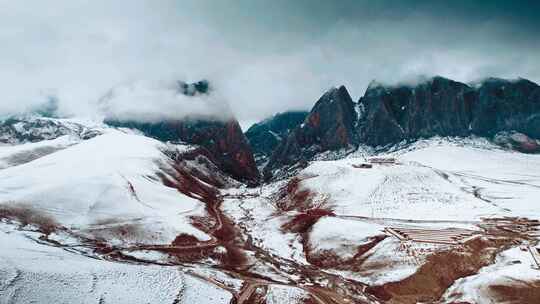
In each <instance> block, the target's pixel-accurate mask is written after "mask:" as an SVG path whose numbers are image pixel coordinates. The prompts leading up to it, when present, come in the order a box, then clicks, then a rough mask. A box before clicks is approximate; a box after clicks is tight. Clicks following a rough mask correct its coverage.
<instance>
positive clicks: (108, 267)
mask: <svg viewBox="0 0 540 304" xmlns="http://www.w3.org/2000/svg"><path fill="white" fill-rule="evenodd" d="M38 237H39V234H38V233H31V232H22V231H18V230H16V229H14V227H13V226H11V225H7V224H5V223H0V244H2V250H1V254H0V303H1V304H7V303H141V304H143V303H229V301H230V298H231V295H230V294H228V293H227V292H224V291H222V290H219V289H217V288H216V287H213V286H212V285H210V284H208V283H205V282H203V281H200V280H197V279H195V278H193V277H191V276H189V275H186V274H184V273H183V272H182V269H179V268H176V267H160V266H148V265H130V264H121V263H115V262H108V261H103V260H98V259H91V258H88V257H85V256H82V255H79V254H76V253H72V252H69V251H66V250H64V249H61V248H56V247H51V246H48V245H43V244H38V243H36V242H35V240H34V239H37V238H38Z"/></svg>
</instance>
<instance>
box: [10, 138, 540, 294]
mask: <svg viewBox="0 0 540 304" xmlns="http://www.w3.org/2000/svg"><path fill="white" fill-rule="evenodd" d="M119 141H121V142H122V143H123V145H121V146H123V147H124V148H125V149H126V150H125V151H119V150H118V147H119V146H118V145H116V144H115V145H113V146H114V147H115V148H114V149H112V150H110V151H108V152H107V151H101V150H100V153H99V155H100V157H101V158H102V159H100V160H99V161H96V160H95V158H96V156H95V155H94V154H93V153H92V152H91V151H96V149H101V148H103V147H105V146H107V145H111V144H112V143H118V142H119ZM50 144H51V145H53V146H55V147H58V149H56V150H54V149H53V150H54V151H53V150H50V151H49V150H47V151H49V152H50V153H43V155H41V154H40V155H37V156H35V157H31V158H30V159H29V160H28V159H27V161H18V162H17V163H16V164H15V163H13V161H9V162H8V161H7V159H11V160H12V159H13V158H9V155H13V154H10V153H11V152H10V151H7V150H5V151H4V152H5V153H4V154H2V153H0V156H2V158H1V159H3V160H4V161H3V162H2V164H3V166H4V167H5V168H3V169H0V198H1V201H2V202H3V205H2V208H0V216H1V217H2V219H1V223H0V245H1V246H2V247H1V248H2V249H1V250H0V303H2V304H3V303H51V302H56V303H100V304H103V303H236V304H247V303H269V304H271V303H304V304H306V303H321V304H322V303H337V304H344V303H418V302H422V303H503V302H504V303H534V302H535V301H536V300H538V299H540V293H539V290H540V264H539V263H540V252H539V251H538V248H539V240H540V232H539V229H540V222H539V220H540V204H539V201H538V198H539V197H540V156H538V155H526V154H521V153H514V152H509V151H503V150H499V149H497V148H495V147H492V146H490V145H489V144H484V143H482V142H480V143H478V144H477V145H476V146H471V145H469V144H467V143H462V142H459V141H452V140H446V139H444V140H443V139H440V140H439V139H433V140H429V141H421V142H418V143H416V144H415V145H413V146H409V147H406V148H403V149H399V150H396V151H394V152H391V153H388V154H385V155H376V156H377V157H378V158H385V159H387V160H388V162H384V163H381V162H377V161H376V160H375V161H374V160H372V161H371V166H365V167H362V166H360V165H361V164H364V163H366V164H367V163H370V160H369V157H367V156H366V155H368V154H366V153H360V152H362V151H360V152H359V153H355V154H353V155H351V156H349V157H347V158H344V159H341V160H337V161H322V160H321V161H314V162H312V163H311V164H310V165H309V166H308V167H307V168H306V169H304V170H302V171H301V172H299V173H298V174H297V175H296V176H295V177H293V178H291V179H288V180H283V181H277V182H273V183H270V184H266V185H264V186H261V187H259V188H247V187H245V186H243V185H240V184H238V183H234V182H232V181H228V180H226V178H222V177H215V178H214V179H217V180H220V181H222V182H223V184H227V186H224V187H215V186H214V185H212V183H211V180H210V179H209V175H208V174H210V173H209V172H211V171H212V170H209V169H208V167H205V166H203V165H201V163H200V162H197V161H184V162H182V163H181V164H180V165H178V164H176V165H175V164H172V163H171V162H170V159H168V158H167V155H168V154H167V153H163V151H164V150H166V149H173V148H174V149H176V150H175V151H177V152H178V150H181V151H185V150H187V149H188V147H185V146H182V147H181V146H176V147H165V146H164V145H163V144H160V143H158V142H156V141H153V140H150V139H147V138H145V137H143V136H140V135H134V134H123V133H121V132H118V133H117V132H116V131H114V132H111V133H107V134H105V135H101V136H98V137H96V138H94V139H90V140H88V141H85V142H80V143H79V142H77V141H75V142H73V141H72V140H71V139H69V140H68V139H65V140H58V141H57V142H50ZM43 146H44V144H40V146H39V148H40V149H43ZM32 149H33V148H32ZM40 151H41V150H40ZM135 151H138V152H135ZM181 151H180V152H181ZM13 153H18V157H19V158H18V159H21V158H22V159H25V157H22V156H24V155H23V154H21V151H20V149H19V150H17V151H15V152H13ZM81 155H86V156H85V157H86V158H85V159H81V158H80V156H81ZM120 155H129V157H128V158H127V159H126V158H125V157H121V158H120ZM66 160H67V161H66ZM70 161H71V163H70ZM81 161H83V162H85V163H86V166H85V167H84V168H85V170H84V172H78V173H77V174H70V173H69V170H70V168H73V167H77V166H79V165H78V163H79V162H81ZM97 163H106V164H107V165H106V166H95V164H97ZM92 164H94V165H92ZM61 170H64V171H61ZM52 172H56V174H57V175H54V178H50V176H51V174H52ZM59 172H64V173H63V174H60V173H59ZM28 183H31V184H32V185H39V186H36V187H28ZM81 185H84V187H82V186H81ZM59 189H60V190H62V192H61V194H60V195H59V194H58V192H57V190H59ZM55 193H56V194H55ZM156 193H159V195H157V196H156ZM23 202H24V203H23ZM59 205H60V206H62V207H63V208H59V207H58V206H59ZM28 206H31V207H32V208H30V209H31V210H32V212H31V213H22V212H21V210H26V209H24V208H26V207H28ZM66 210H68V211H69V212H65V211H66ZM21 214H23V215H21Z"/></svg>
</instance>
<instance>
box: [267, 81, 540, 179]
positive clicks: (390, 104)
mask: <svg viewBox="0 0 540 304" xmlns="http://www.w3.org/2000/svg"><path fill="white" fill-rule="evenodd" d="M501 132H503V133H501ZM504 132H507V133H504ZM508 132H510V133H508ZM496 134H499V136H498V139H497V141H496V142H498V143H500V144H501V145H504V146H506V147H511V148H514V149H517V150H519V151H522V152H528V153H536V151H538V148H537V147H536V145H537V143H538V139H540V86H538V85H537V84H535V83H533V82H531V81H529V80H525V79H519V80H514V81H512V80H502V79H495V78H489V79H486V80H485V81H483V82H481V83H479V84H477V85H474V86H472V85H467V84H465V83H461V82H457V81H453V80H450V79H447V78H444V77H439V76H437V77H433V78H431V79H428V80H426V81H424V82H421V83H418V84H416V85H397V86H385V85H382V84H379V83H376V82H372V83H371V84H370V85H369V87H368V89H367V90H366V93H365V95H364V96H363V97H362V98H360V100H359V102H358V103H354V102H353V101H352V100H351V98H350V96H349V94H348V93H347V90H346V89H345V87H340V88H339V89H332V90H330V91H329V92H327V93H325V94H324V95H323V96H322V97H321V98H320V99H319V101H317V103H316V104H315V106H314V107H313V109H312V110H311V112H310V113H309V115H308V116H307V117H306V119H305V121H304V123H303V124H302V125H301V126H299V127H297V128H295V129H294V130H293V131H292V132H291V133H290V135H289V136H288V138H287V139H286V140H283V141H282V142H281V143H280V144H279V145H278V146H277V147H276V149H275V151H274V152H273V154H272V156H271V158H270V160H269V162H268V164H267V166H266V167H265V169H264V174H265V177H266V178H269V177H270V176H272V174H273V172H275V171H276V170H278V169H280V168H288V167H290V166H293V165H298V164H299V165H300V166H302V164H305V163H306V162H307V161H309V160H311V159H313V157H314V156H315V155H317V154H319V153H321V152H326V151H343V150H347V149H348V148H354V147H358V146H359V145H360V144H364V145H368V146H372V147H380V148H384V147H385V146H390V145H394V144H397V143H400V142H402V141H414V140H417V139H420V138H429V137H432V136H470V135H476V136H481V137H486V138H489V139H494V136H495V135H496ZM504 134H506V135H504Z"/></svg>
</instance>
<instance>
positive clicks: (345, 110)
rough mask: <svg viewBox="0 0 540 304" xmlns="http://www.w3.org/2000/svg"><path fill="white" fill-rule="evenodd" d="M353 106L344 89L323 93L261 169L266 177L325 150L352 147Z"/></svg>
mask: <svg viewBox="0 0 540 304" xmlns="http://www.w3.org/2000/svg"><path fill="white" fill-rule="evenodd" d="M356 121H357V115H356V111H355V103H354V102H353V101H352V98H351V96H350V95H349V92H348V91H347V89H346V88H345V87H344V86H341V87H339V88H332V89H330V90H329V91H327V92H326V93H324V94H323V95H322V96H321V98H319V100H318V101H317V102H316V103H315V106H314V107H313V109H312V110H311V111H310V112H309V114H308V115H307V116H306V118H305V120H304V122H303V123H302V124H300V125H299V126H297V127H296V128H295V129H294V130H293V131H292V132H291V133H290V135H289V136H288V137H287V139H286V140H283V141H282V142H281V143H280V144H279V145H278V146H277V148H276V149H275V151H274V153H273V154H272V156H271V157H270V160H269V162H268V164H267V165H266V167H265V169H264V171H265V172H264V173H265V177H267V178H268V177H270V176H271V175H272V174H273V173H272V172H273V171H274V170H275V169H278V168H280V167H283V166H290V165H294V164H297V163H299V162H300V163H301V162H305V161H308V160H310V159H311V158H313V157H314V156H315V155H316V154H318V153H321V152H325V151H337V150H344V149H350V148H352V147H354V146H355V145H356V141H357V135H356V132H355V129H354V128H355V125H356Z"/></svg>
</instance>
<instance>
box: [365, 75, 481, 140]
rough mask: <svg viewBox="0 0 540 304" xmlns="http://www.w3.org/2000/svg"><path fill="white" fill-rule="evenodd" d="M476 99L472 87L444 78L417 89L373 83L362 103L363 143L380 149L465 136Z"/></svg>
mask: <svg viewBox="0 0 540 304" xmlns="http://www.w3.org/2000/svg"><path fill="white" fill-rule="evenodd" d="M475 100H476V93H475V91H474V90H473V89H472V88H471V87H469V86H467V85H466V84H463V83H459V82H456V81H453V80H450V79H446V78H443V77H435V78H433V79H431V80H429V81H427V82H425V83H422V84H419V85H417V86H415V87H412V86H397V87H385V86H382V85H380V84H375V83H372V84H371V85H370V86H369V87H368V89H367V91H366V94H365V95H364V97H362V98H361V99H360V101H359V102H360V104H362V105H363V109H364V113H363V116H362V120H361V122H360V123H359V127H358V133H359V135H360V141H361V142H362V143H365V144H367V145H371V146H378V145H386V144H393V143H397V142H399V141H401V140H404V139H413V138H420V137H430V136H434V135H440V136H466V135H468V134H469V133H470V130H469V125H470V122H471V114H472V108H473V106H474V103H475Z"/></svg>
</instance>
